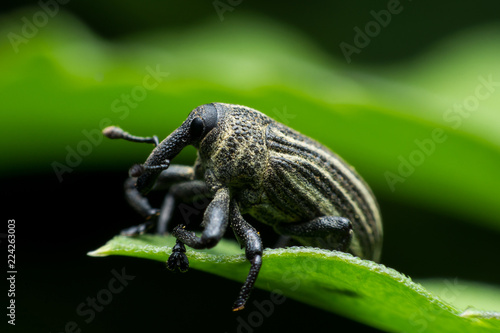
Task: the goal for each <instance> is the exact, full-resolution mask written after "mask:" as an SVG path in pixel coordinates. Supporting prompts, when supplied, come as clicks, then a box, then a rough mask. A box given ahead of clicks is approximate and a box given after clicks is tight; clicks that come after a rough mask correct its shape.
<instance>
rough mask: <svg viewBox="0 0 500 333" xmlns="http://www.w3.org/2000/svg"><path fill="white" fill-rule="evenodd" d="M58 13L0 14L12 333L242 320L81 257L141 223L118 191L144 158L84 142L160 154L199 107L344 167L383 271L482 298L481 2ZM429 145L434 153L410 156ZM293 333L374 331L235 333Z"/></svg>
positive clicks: (130, 269) (223, 288)
mask: <svg viewBox="0 0 500 333" xmlns="http://www.w3.org/2000/svg"><path fill="white" fill-rule="evenodd" d="M62 2H63V1H61V3H58V2H55V1H42V2H40V3H39V2H36V1H17V2H16V4H15V5H7V4H2V5H1V6H2V9H1V10H2V14H1V15H2V16H1V17H0V35H1V36H3V37H2V38H1V40H0V117H1V118H0V138H1V140H0V151H1V154H2V163H1V164H0V168H1V169H0V170H1V171H2V173H1V177H2V184H3V185H4V186H3V187H2V198H3V199H4V200H3V202H4V205H2V206H3V207H4V208H3V209H2V211H3V212H4V214H2V216H4V220H7V219H9V218H10V219H11V218H14V219H16V223H17V227H16V228H17V248H16V250H17V256H16V259H17V265H18V271H19V274H18V286H17V287H18V293H17V296H16V300H17V302H18V305H19V306H18V308H17V311H18V312H17V320H18V325H17V326H16V329H17V330H18V331H28V330H30V331H32V330H34V329H36V330H37V331H49V332H62V331H64V330H65V326H66V325H67V324H68V323H71V322H75V323H76V325H78V328H80V329H81V330H82V331H92V332H110V331H113V332H114V331H127V332H128V331H130V332H132V331H146V330H153V329H154V330H165V331H166V330H176V329H180V328H184V330H187V331H195V330H202V329H203V330H207V331H214V332H232V331H238V329H239V328H240V326H239V325H240V323H241V319H242V318H243V320H246V319H247V317H248V316H249V315H250V314H251V313H252V312H253V311H256V308H255V306H254V305H251V306H250V307H249V308H248V310H247V312H243V313H236V314H234V313H230V312H229V306H230V305H231V302H232V300H233V298H234V295H236V293H237V291H238V288H239V284H237V283H234V282H230V281H224V280H221V279H220V278H218V277H213V276H210V275H207V274H205V273H201V272H196V271H190V272H189V273H188V274H184V275H179V274H172V273H170V272H168V271H167V270H166V269H165V267H164V266H163V265H161V264H158V263H155V262H144V261H141V260H135V259H131V258H106V259H96V258H88V257H87V256H86V252H88V251H90V250H93V249H95V248H97V247H99V246H100V245H102V244H103V243H105V242H106V241H107V240H108V239H110V238H111V237H113V235H115V234H116V233H117V232H118V231H119V230H120V229H123V228H125V227H127V226H129V225H133V224H137V223H139V222H141V218H140V217H139V216H138V215H136V214H135V213H134V212H133V211H132V209H131V208H129V207H128V206H127V205H126V203H125V202H124V199H123V193H122V182H123V180H124V179H125V177H126V176H127V171H128V167H129V166H130V165H131V164H133V163H137V162H141V161H143V160H144V159H145V158H146V157H147V155H148V154H149V151H150V149H151V147H148V146H143V145H135V144H131V143H127V142H116V141H109V142H108V141H106V140H102V137H101V136H99V135H98V134H97V133H99V131H100V129H102V128H103V127H104V126H107V125H109V124H111V123H112V124H116V125H120V126H121V127H123V128H125V129H127V130H128V131H130V132H132V133H134V134H137V135H153V134H157V135H158V136H159V137H165V136H166V135H168V134H169V133H170V132H171V131H172V130H173V129H174V128H176V127H177V126H178V125H179V124H180V123H181V122H182V121H183V119H184V118H185V117H186V115H187V114H188V113H189V112H190V110H191V109H193V108H195V107H196V106H198V105H201V104H205V103H210V102H214V101H219V102H228V103H235V104H236V103H237V104H243V105H248V106H250V107H253V108H256V109H258V110H260V111H262V112H264V113H266V114H268V115H270V116H271V117H273V118H275V119H276V120H278V121H281V122H283V123H285V124H287V125H289V126H291V127H293V128H296V129H298V130H300V131H302V132H303V133H305V134H307V135H309V136H311V137H313V138H315V139H317V140H319V141H321V142H322V143H324V144H326V145H327V146H329V147H330V148H332V149H333V150H334V151H336V152H338V153H339V154H340V155H341V156H343V157H344V158H345V159H346V160H347V161H349V162H350V163H351V164H353V165H354V166H355V167H356V169H357V170H358V171H359V172H360V173H361V175H363V177H364V178H365V179H366V180H367V182H368V183H369V184H370V185H371V187H372V188H373V190H374V192H375V194H376V195H377V198H378V199H379V202H380V206H381V209H382V215H383V219H384V227H385V230H384V232H385V243H384V251H383V258H382V263H383V264H385V265H387V266H389V267H392V268H395V269H397V270H399V271H400V272H402V273H404V274H407V275H409V276H410V277H412V278H414V279H417V280H418V279H423V278H437V279H438V281H439V280H440V281H454V280H455V278H458V279H459V280H472V281H475V282H479V283H488V284H493V285H495V284H496V285H498V284H499V281H498V276H499V273H500V268H499V267H500V265H499V260H498V253H499V245H498V237H499V231H500V217H499V216H500V215H499V214H500V205H499V204H498V200H499V197H500V178H499V171H500V131H499V127H500V112H499V110H498V109H499V106H500V89H499V87H498V84H497V83H496V82H497V80H498V81H500V63H499V61H498V54H500V33H499V32H500V25H499V20H498V13H499V9H500V4H498V3H497V2H495V1H478V2H475V3H474V4H472V3H466V2H461V3H457V2H454V1H441V2H439V3H438V4H436V3H435V2H430V1H427V2H426V1H402V2H396V1H377V2H373V1H354V2H331V3H327V2H320V1H312V2H307V3H305V2H302V1H288V2H286V3H268V2H264V1H232V2H231V1H215V2H213V1H190V2H181V1H143V2H141V3H140V4H139V3H137V2H123V1H121V2H119V1H108V2H98V1H85V2H83V1H71V2H68V3H67V4H62ZM377 27H378V28H377ZM358 29H359V30H358ZM366 29H368V31H366ZM370 29H371V30H370ZM359 31H363V32H362V33H361V34H359ZM347 44H349V45H350V46H349V47H351V49H350V50H354V48H356V50H355V51H353V52H352V53H349V56H348V57H346V51H345V50H346V47H348V46H346V45H347ZM342 45H343V46H342ZM341 46H342V47H343V48H344V51H342V47H341ZM347 60H349V61H347ZM152 73H156V74H154V75H152ZM155 75H156V78H157V80H152V79H151V78H153V77H154V76H155ZM145 80H146V81H145ZM488 81H489V82H490V83H489V84H487V83H486V84H485V82H488ZM155 83H157V84H155ZM486 95H487V96H486ZM482 96H485V97H484V98H483V97H482ZM460 110H461V111H460ZM436 129H438V130H439V129H442V130H443V133H444V134H443V135H444V136H445V137H446V139H445V140H444V142H436V141H434V143H430V141H429V140H432V133H433V131H434V130H436ZM417 142H418V143H417ZM419 143H420V144H419ZM422 146H423V147H427V148H421V147H422ZM426 149H427V150H426ZM419 151H420V152H419ZM426 151H427V153H426ZM194 154H195V152H194V149H186V150H185V151H183V153H182V154H181V155H180V156H179V157H178V158H177V160H176V161H175V162H176V163H182V164H190V163H192V162H193V160H194ZM402 161H403V162H402ZM404 161H407V162H404ZM411 161H413V162H414V163H413V166H411V164H412V162H411ZM408 163H410V166H408ZM401 165H403V166H401ZM405 168H406V169H405ZM64 171H65V172H64ZM402 171H403V172H402ZM388 172H389V173H390V175H396V176H399V177H401V178H399V180H400V181H398V182H396V183H394V184H393V185H390V184H389V183H388V180H387V177H388V175H389V174H388ZM405 172H406V173H405ZM389 177H393V176H389ZM392 179H394V178H392ZM160 200H161V196H157V197H156V196H154V197H153V201H154V202H156V203H158V202H159V201H160ZM5 223H6V222H5ZM3 230H4V229H2V231H1V232H5V231H3ZM264 236H265V238H266V240H268V244H267V245H268V246H270V245H272V240H273V236H272V234H271V233H267V234H266V232H264ZM4 244H5V242H4V241H3V240H2V248H4V247H3V246H4ZM5 248H6V247H5ZM123 267H125V269H126V271H127V273H128V274H131V275H134V276H135V279H134V280H133V281H131V282H130V284H129V285H128V286H127V287H126V288H125V289H124V291H123V292H121V293H119V294H117V295H114V296H113V299H112V301H111V302H110V303H109V304H108V305H106V306H104V307H103V309H102V311H98V312H96V316H95V319H93V320H91V321H90V322H88V323H87V322H86V321H85V319H86V318H87V317H86V316H81V315H79V314H78V313H77V308H78V306H79V305H80V304H81V303H82V302H87V297H96V295H97V294H98V293H99V292H100V291H101V290H102V289H103V288H107V284H108V282H109V280H110V279H111V278H112V273H111V271H112V270H113V269H115V270H117V271H121V269H122V268H123ZM252 297H253V299H254V300H257V301H263V300H267V299H269V293H268V292H265V291H260V290H256V291H255V292H254V294H253V296H252ZM445 300H446V299H445ZM448 301H450V302H451V301H452V300H451V299H449V300H448ZM465 303H466V304H468V303H467V301H465ZM471 305H472V304H471ZM496 310H497V311H500V309H496ZM409 320H410V319H409ZM70 326H71V324H70ZM311 326H315V327H318V328H320V329H321V330H326V329H328V330H329V331H331V330H336V329H339V328H340V327H345V328H347V329H357V330H359V331H377V330H376V329H373V328H370V327H367V326H364V325H362V324H359V323H356V322H353V321H350V320H348V319H344V318H341V317H337V316H335V315H332V314H330V313H326V312H323V311H321V310H317V309H314V308H311V307H309V306H306V305H303V304H301V303H298V302H295V301H293V300H287V301H286V302H285V303H284V304H283V305H280V306H278V307H276V309H275V311H274V313H273V314H272V316H269V317H266V318H265V320H264V322H263V323H262V325H259V327H256V328H252V329H253V330H254V331H259V332H265V331H275V330H276V329H277V328H278V327H279V328H280V329H283V330H290V331H300V330H306V329H309V328H310V327H311ZM240 329H241V328H240ZM243 331H244V330H243Z"/></svg>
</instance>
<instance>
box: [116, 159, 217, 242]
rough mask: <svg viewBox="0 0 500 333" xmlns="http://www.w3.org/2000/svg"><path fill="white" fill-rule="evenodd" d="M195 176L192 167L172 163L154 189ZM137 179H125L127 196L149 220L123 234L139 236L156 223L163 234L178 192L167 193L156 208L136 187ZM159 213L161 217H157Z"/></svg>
mask: <svg viewBox="0 0 500 333" xmlns="http://www.w3.org/2000/svg"><path fill="white" fill-rule="evenodd" d="M193 178H194V169H193V168H192V167H189V166H184V165H172V166H170V168H169V169H167V170H165V171H163V172H162V173H161V174H160V176H159V177H158V179H157V181H156V184H155V188H154V189H155V190H156V189H164V188H166V187H168V186H170V185H172V184H175V183H179V182H182V181H185V180H191V179H193ZM136 180H137V178H135V177H129V178H128V179H127V180H126V181H125V184H124V185H125V186H124V187H125V198H126V200H127V202H128V203H129V204H130V206H132V208H134V210H135V211H137V212H138V213H139V214H141V215H142V216H143V217H144V218H145V219H146V220H147V221H146V222H145V223H142V224H140V225H137V226H133V227H130V228H127V229H124V230H122V232H121V234H122V235H126V236H137V235H140V234H143V233H144V232H146V231H147V230H149V229H151V228H152V227H154V225H155V224H158V230H157V232H158V233H162V234H163V233H164V232H165V230H166V225H167V222H168V219H169V217H170V215H171V214H172V211H173V209H174V207H173V203H174V202H173V199H174V197H175V195H176V193H169V194H167V196H166V197H165V200H164V202H163V205H162V208H161V209H156V208H153V207H151V205H150V203H149V200H148V199H147V198H146V197H145V196H143V195H142V194H141V193H140V192H139V191H138V190H137V188H136V187H135V182H136ZM174 186H175V185H174ZM171 189H172V188H171ZM202 192H203V191H202ZM204 192H207V191H204ZM196 194H197V193H196ZM179 195H182V196H187V195H186V194H185V193H179ZM158 215H159V219H157V217H158Z"/></svg>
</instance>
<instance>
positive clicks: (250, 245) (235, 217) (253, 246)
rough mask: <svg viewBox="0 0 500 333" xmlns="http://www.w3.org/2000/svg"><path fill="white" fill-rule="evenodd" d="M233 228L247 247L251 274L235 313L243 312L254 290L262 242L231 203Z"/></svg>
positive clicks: (234, 308) (234, 309)
mask: <svg viewBox="0 0 500 333" xmlns="http://www.w3.org/2000/svg"><path fill="white" fill-rule="evenodd" d="M231 227H232V228H233V231H234V234H235V235H236V238H237V239H238V241H239V242H240V244H241V245H242V246H243V247H245V256H246V258H247V259H248V261H250V265H251V266H250V272H249V273H248V276H247V278H246V280H245V283H244V284H243V287H241V290H240V294H239V296H238V298H237V299H236V302H234V305H233V311H238V310H242V309H243V308H244V307H245V303H246V301H247V300H248V297H249V296H250V292H251V291H252V289H253V286H254V284H255V280H256V279H257V275H258V274H259V271H260V267H261V266H262V251H263V246H262V240H261V239H260V236H259V233H258V232H257V230H255V228H254V227H252V226H251V225H250V224H249V223H248V222H247V221H245V220H244V219H243V217H242V216H241V213H240V210H239V208H238V205H237V204H236V202H234V200H233V201H232V202H231Z"/></svg>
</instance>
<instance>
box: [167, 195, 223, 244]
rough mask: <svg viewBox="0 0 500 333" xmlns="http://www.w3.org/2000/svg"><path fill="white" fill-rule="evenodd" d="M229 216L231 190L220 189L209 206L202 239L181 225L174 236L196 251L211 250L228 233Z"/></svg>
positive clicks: (205, 215)
mask: <svg viewBox="0 0 500 333" xmlns="http://www.w3.org/2000/svg"><path fill="white" fill-rule="evenodd" d="M228 215H229V189H227V188H222V189H219V190H218V191H217V192H216V193H215V196H214V198H213V200H212V201H211V202H210V204H209V205H208V207H207V209H206V210H205V214H204V216H203V224H202V225H203V226H204V229H203V232H202V234H201V237H198V236H196V235H195V234H194V233H193V232H190V231H188V230H186V229H185V226H184V225H182V224H180V225H178V226H176V227H175V228H174V230H173V232H172V234H173V235H174V236H175V237H176V238H177V239H178V240H180V241H181V242H182V243H184V244H186V245H187V246H189V247H192V248H194V249H209V248H212V247H214V246H215V245H217V243H218V242H219V241H220V239H221V238H222V236H223V235H224V232H225V231H226V228H227V224H228V220H229V218H228Z"/></svg>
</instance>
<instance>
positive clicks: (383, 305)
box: [89, 236, 500, 333]
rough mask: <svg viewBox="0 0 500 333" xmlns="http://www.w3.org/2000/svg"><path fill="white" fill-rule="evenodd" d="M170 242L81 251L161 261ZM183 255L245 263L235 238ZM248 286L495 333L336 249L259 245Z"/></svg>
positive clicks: (367, 316)
mask: <svg viewBox="0 0 500 333" xmlns="http://www.w3.org/2000/svg"><path fill="white" fill-rule="evenodd" d="M174 243H175V238H173V237H171V236H169V237H160V236H141V237H139V238H126V237H122V236H118V237H115V238H114V239H112V240H111V241H109V242H108V243H107V244H106V245H104V246H103V247H101V248H99V249H97V250H96V251H93V252H90V253H89V255H91V256H108V255H124V256H132V257H139V258H146V259H151V260H157V261H161V262H166V260H167V259H168V256H169V254H170V253H171V251H172V246H173V244H174ZM187 255H188V257H189V258H190V265H191V267H192V268H195V269H199V270H202V271H206V272H210V273H213V274H217V275H220V276H223V277H226V278H229V279H233V280H236V281H241V282H242V281H244V279H245V277H246V275H247V274H248V270H249V264H248V263H247V262H246V260H245V256H244V254H243V253H242V250H240V249H239V247H238V245H237V244H236V243H235V242H231V241H228V240H223V241H221V243H220V244H219V245H218V246H216V247H215V248H213V249H211V250H205V251H194V250H191V249H188V250H187ZM451 283H452V287H454V288H450V289H448V292H452V293H459V292H461V291H462V290H463V288H464V287H463V286H462V289H458V288H456V286H453V282H451ZM256 286H257V287H259V288H262V289H266V290H269V291H272V292H275V293H278V292H279V293H283V294H284V295H285V296H287V297H290V298H294V299H296V300H299V301H302V302H304V303H308V304H310V305H313V306H316V307H319V308H322V309H324V310H327V311H331V312H335V313H339V314H342V315H344V316H347V317H349V318H352V319H354V320H357V321H360V322H363V323H365V324H367V325H371V326H374V327H377V328H379V329H383V330H387V331H392V332H423V331H425V332H429V333H431V332H438V333H445V332H453V333H455V332H464V333H465V332H500V320H499V318H481V317H480V313H479V312H477V313H475V314H474V316H472V317H471V318H469V317H466V316H461V312H462V311H463V310H464V309H463V308H462V309H459V308H457V307H454V306H452V305H450V304H447V303H445V302H443V301H442V300H441V299H439V298H437V297H436V296H434V295H432V294H431V293H429V292H428V291H426V290H425V289H424V288H423V287H422V286H420V285H419V284H416V283H414V282H412V281H411V279H410V278H408V277H406V276H404V275H403V274H401V273H399V272H397V271H395V270H393V269H390V268H387V267H385V266H383V265H380V264H376V263H374V262H372V261H368V260H361V259H359V258H356V257H353V256H351V255H350V254H346V253H342V252H337V251H333V252H332V251H327V250H321V249H313V248H305V247H294V248H287V249H267V250H265V252H264V256H263V266H262V269H261V272H260V274H259V277H258V279H257V282H256ZM491 289H492V290H493V289H494V288H492V287H491ZM222 292H226V291H222ZM499 292H500V291H499V290H498V289H496V293H499ZM235 297H236V295H235ZM474 305H478V304H474ZM229 306H230V305H228V309H229ZM496 306H497V307H498V306H500V302H499V299H496ZM228 311H229V310H228ZM497 315H500V314H497Z"/></svg>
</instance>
